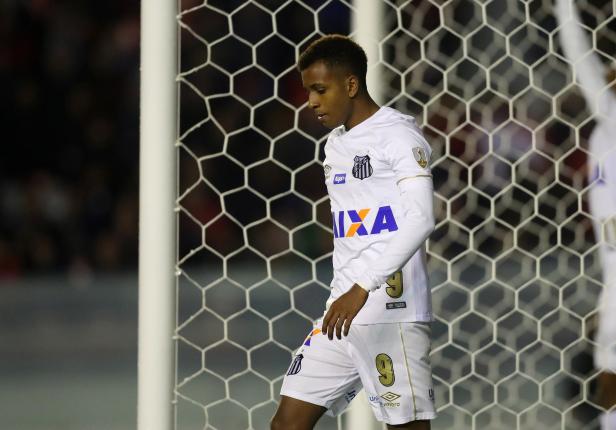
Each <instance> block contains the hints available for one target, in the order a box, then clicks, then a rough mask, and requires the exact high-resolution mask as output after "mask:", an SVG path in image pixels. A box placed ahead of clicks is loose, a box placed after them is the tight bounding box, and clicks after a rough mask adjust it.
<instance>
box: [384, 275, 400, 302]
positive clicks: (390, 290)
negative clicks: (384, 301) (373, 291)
mask: <svg viewBox="0 0 616 430" xmlns="http://www.w3.org/2000/svg"><path fill="white" fill-rule="evenodd" d="M387 285H389V287H387V289H386V291H387V294H389V297H391V298H394V299H397V298H398V297H400V296H401V295H402V271H401V270H400V271H398V272H396V273H394V274H393V275H391V276H390V277H389V279H388V280H387Z"/></svg>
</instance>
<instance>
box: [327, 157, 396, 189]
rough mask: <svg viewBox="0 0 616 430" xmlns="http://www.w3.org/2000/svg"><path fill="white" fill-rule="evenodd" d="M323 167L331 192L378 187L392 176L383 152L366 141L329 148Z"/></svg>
mask: <svg viewBox="0 0 616 430" xmlns="http://www.w3.org/2000/svg"><path fill="white" fill-rule="evenodd" d="M323 169H324V173H325V184H326V185H327V188H328V190H329V191H330V193H332V192H336V191H344V192H348V191H351V190H354V189H358V188H359V189H364V188H366V187H375V186H376V187H378V186H379V185H381V184H382V183H384V182H387V181H389V180H391V179H392V178H393V172H392V170H391V166H389V163H388V162H387V160H386V159H385V158H384V156H383V154H382V153H381V152H380V151H379V150H377V149H375V148H373V147H370V146H368V145H353V146H351V145H347V146H343V145H338V146H337V147H335V148H328V149H327V150H326V152H325V160H324V161H323Z"/></svg>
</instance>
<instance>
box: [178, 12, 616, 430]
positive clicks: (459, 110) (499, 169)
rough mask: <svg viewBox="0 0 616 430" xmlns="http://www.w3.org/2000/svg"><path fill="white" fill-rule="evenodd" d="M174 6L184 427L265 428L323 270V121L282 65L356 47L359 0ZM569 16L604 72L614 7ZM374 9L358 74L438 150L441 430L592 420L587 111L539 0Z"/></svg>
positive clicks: (436, 337) (326, 226) (596, 272)
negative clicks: (347, 39)
mask: <svg viewBox="0 0 616 430" xmlns="http://www.w3.org/2000/svg"><path fill="white" fill-rule="evenodd" d="M179 4H180V8H181V10H180V13H179V15H178V28H179V32H180V39H181V50H180V74H179V76H178V80H179V83H180V84H179V85H180V106H181V107H180V111H179V115H178V116H179V124H180V131H179V133H180V137H179V142H180V144H179V148H178V151H179V156H178V158H179V167H180V170H179V197H178V203H179V207H180V210H179V214H178V223H179V237H178V247H179V260H178V262H177V269H178V272H177V273H178V277H177V299H178V301H177V303H178V308H177V327H176V345H177V348H176V351H177V367H176V387H175V398H176V400H177V403H176V429H178V430H185V429H204V428H205V429H218V430H224V429H232V430H238V429H249V428H251V429H266V428H269V427H268V422H269V420H270V418H271V416H272V415H273V413H274V411H275V407H276V403H277V400H278V393H279V389H280V385H281V382H282V377H283V374H284V372H285V371H286V369H287V367H288V365H289V363H290V361H291V356H292V352H293V351H294V349H295V348H297V347H298V345H299V343H300V342H301V341H302V340H303V337H304V336H305V335H306V334H307V333H308V331H309V330H310V329H311V327H312V325H311V324H312V321H313V320H314V319H316V318H317V317H319V316H320V315H321V313H322V311H323V307H324V302H325V299H326V298H327V296H328V291H329V287H328V285H329V282H330V279H331V277H332V271H331V270H332V269H331V251H332V233H331V213H330V208H329V203H328V199H327V196H326V190H325V186H324V181H323V168H322V160H323V146H324V143H325V138H326V133H327V130H325V129H324V128H323V127H322V126H321V125H320V124H319V123H318V122H317V121H316V119H315V118H314V115H313V113H312V112H311V111H310V109H309V108H308V107H307V105H306V95H305V92H304V91H303V89H302V88H301V81H300V77H299V75H298V73H297V71H296V70H295V62H296V60H297V57H298V54H299V53H300V52H301V50H302V49H303V48H304V47H305V46H306V45H307V44H308V43H309V42H310V41H312V40H314V38H316V37H317V36H318V35H321V34H326V33H341V34H350V35H353V33H352V31H353V29H352V28H351V22H352V16H353V13H354V4H353V2H352V1H344V0H295V1H283V0H253V1H239V0H181V1H180V2H179ZM576 6H577V7H578V8H579V10H580V12H581V13H582V20H583V24H584V25H585V27H586V32H587V33H588V36H589V37H592V41H593V43H594V45H593V46H594V49H595V51H596V53H598V54H599V55H600V58H601V60H602V61H604V62H605V63H606V64H608V63H609V62H611V61H612V60H614V53H615V52H616V50H615V47H616V46H615V44H616V21H615V20H614V10H613V9H612V8H613V6H612V2H611V1H607V0H580V1H576ZM382 7H383V17H382V21H383V23H384V24H383V25H384V32H383V38H382V40H380V41H379V43H378V52H379V57H378V59H377V61H375V62H373V63H372V64H371V65H370V68H369V73H370V74H372V75H373V76H376V79H377V80H379V81H380V82H381V83H382V85H383V93H382V101H383V103H384V104H386V105H388V106H392V107H395V108H397V109H399V110H401V111H402V112H404V113H408V114H411V115H413V116H415V117H416V118H417V120H418V122H419V123H420V124H421V125H422V127H423V130H424V133H425V135H426V138H427V140H428V142H429V143H430V144H431V146H432V150H433V157H432V161H431V164H432V172H433V176H434V184H435V207H436V214H437V226H436V230H435V232H434V233H433V234H432V236H431V237H430V240H429V243H428V254H429V269H430V280H431V287H432V294H433V305H434V311H435V313H436V322H435V323H434V325H433V355H432V363H433V369H434V379H435V384H436V386H435V391H436V402H437V406H438V411H439V418H438V419H437V420H436V421H435V422H434V423H433V428H435V429H452V428H455V429H530V428H533V429H542V430H547V429H581V428H584V429H594V428H598V427H597V426H598V422H597V415H598V414H599V413H600V408H599V407H598V406H597V405H596V404H595V403H594V402H593V392H594V391H593V390H594V385H595V384H594V381H595V379H596V376H597V372H596V370H595V369H594V367H593V363H592V348H593V343H592V342H593V329H594V321H595V319H596V304H597V303H596V302H597V298H598V294H599V292H600V291H601V288H602V284H601V282H602V281H601V271H600V265H599V261H598V253H597V244H596V241H595V238H594V236H593V232H592V222H591V215H590V214H589V211H588V204H587V194H588V188H589V184H588V181H587V179H586V177H587V173H586V161H587V158H588V138H589V135H590V133H591V132H592V129H593V127H594V125H595V121H594V118H593V117H592V116H591V114H590V112H589V110H588V109H587V108H586V105H585V103H584V99H583V97H582V93H581V91H580V87H579V86H578V85H577V84H576V82H575V79H574V76H573V72H572V69H571V67H570V64H568V62H567V59H566V57H565V56H564V54H563V50H562V48H561V44H560V41H559V37H558V35H559V24H558V21H557V20H556V18H555V16H554V11H553V4H552V1H551V0H533V1H519V0H493V1H489V0H485V1H484V0H448V1H445V0H407V1H402V0H383V2H382ZM376 19H377V17H375V20H376ZM344 419H345V418H344V417H341V418H338V419H331V418H326V417H324V419H323V420H322V422H321V423H320V424H319V427H318V428H320V429H329V428H331V429H337V428H341V429H342V428H343V421H344Z"/></svg>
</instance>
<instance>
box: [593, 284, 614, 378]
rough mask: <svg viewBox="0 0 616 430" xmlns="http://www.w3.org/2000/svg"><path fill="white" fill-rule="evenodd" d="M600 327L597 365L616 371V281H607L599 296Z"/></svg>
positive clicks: (612, 371) (596, 348) (598, 330)
mask: <svg viewBox="0 0 616 430" xmlns="http://www.w3.org/2000/svg"><path fill="white" fill-rule="evenodd" d="M598 307H599V327H598V329H597V338H596V342H597V345H596V346H595V366H596V367H597V368H599V369H602V370H605V371H608V372H610V373H616V283H615V281H613V280H612V281H610V282H607V283H606V285H605V286H604V287H603V292H602V293H601V295H600V296H599V303H598Z"/></svg>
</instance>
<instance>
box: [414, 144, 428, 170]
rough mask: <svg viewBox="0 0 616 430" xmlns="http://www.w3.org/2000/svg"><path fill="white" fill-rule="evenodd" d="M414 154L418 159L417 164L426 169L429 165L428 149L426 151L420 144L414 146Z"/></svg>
mask: <svg viewBox="0 0 616 430" xmlns="http://www.w3.org/2000/svg"><path fill="white" fill-rule="evenodd" d="M413 156H414V157H415V161H417V164H419V166H420V167H421V168H422V169H424V168H425V167H426V166H427V165H428V158H427V157H426V151H424V150H423V148H420V147H418V146H416V147H414V148H413Z"/></svg>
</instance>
